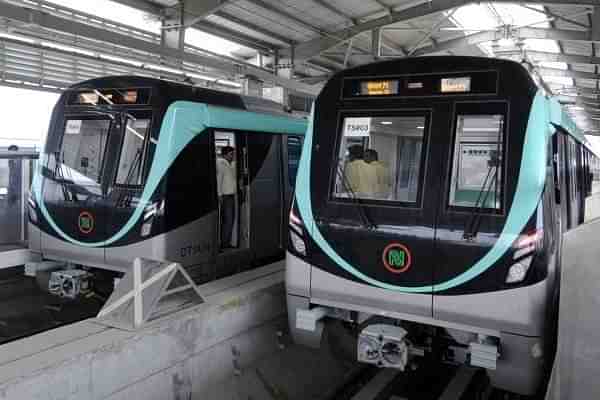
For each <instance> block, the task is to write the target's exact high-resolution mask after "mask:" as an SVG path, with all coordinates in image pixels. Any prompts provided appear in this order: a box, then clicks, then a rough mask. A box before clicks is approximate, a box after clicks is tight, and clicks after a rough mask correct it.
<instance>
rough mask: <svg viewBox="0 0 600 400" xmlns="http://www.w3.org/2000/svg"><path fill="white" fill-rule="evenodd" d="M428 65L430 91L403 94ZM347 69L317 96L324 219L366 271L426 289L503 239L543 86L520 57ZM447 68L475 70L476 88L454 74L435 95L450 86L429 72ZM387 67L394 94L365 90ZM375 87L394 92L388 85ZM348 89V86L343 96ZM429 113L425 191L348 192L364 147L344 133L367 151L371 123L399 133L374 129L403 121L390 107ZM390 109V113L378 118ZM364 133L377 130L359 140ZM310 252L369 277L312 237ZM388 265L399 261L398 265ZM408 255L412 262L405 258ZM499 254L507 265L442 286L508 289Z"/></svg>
mask: <svg viewBox="0 0 600 400" xmlns="http://www.w3.org/2000/svg"><path fill="white" fill-rule="evenodd" d="M423 71H427V72H431V74H430V75H428V76H429V77H430V78H431V79H430V81H427V80H423V82H424V84H423V87H422V88H417V89H412V90H415V93H416V92H417V91H418V90H421V89H422V90H423V93H422V95H423V96H418V95H415V96H413V97H410V96H404V95H403V94H402V91H401V90H402V89H401V88H403V87H404V88H405V89H406V88H407V87H408V83H409V82H412V80H411V78H410V76H417V78H419V79H420V77H421V74H422V72H423ZM446 71H455V72H453V73H452V74H447V72H446ZM462 71H464V72H462ZM473 71H474V72H473ZM490 71H492V72H490ZM344 74H345V75H346V76H343V75H342V74H340V75H338V76H337V77H336V78H334V79H332V80H331V81H330V82H329V83H328V84H327V86H326V87H325V89H324V90H323V91H322V93H321V95H320V96H319V98H318V99H317V103H316V106H315V116H314V118H315V122H314V124H315V128H314V139H313V148H312V159H311V162H312V164H311V184H310V192H311V199H312V208H313V213H314V216H315V220H316V223H317V226H318V229H319V230H320V231H321V233H322V235H323V237H324V239H325V240H326V241H327V242H328V243H329V245H331V247H332V248H333V249H334V250H335V252H337V253H338V255H339V256H340V257H341V258H342V259H343V260H345V261H346V262H348V263H349V264H350V265H351V266H352V267H353V268H355V269H356V270H358V271H359V272H360V273H363V274H364V275H366V276H368V277H369V278H371V279H374V280H377V281H379V282H380V283H383V284H391V285H394V286H397V287H411V288H412V287H418V288H421V289H422V290H420V292H427V289H426V288H427V287H429V286H431V285H435V284H436V283H442V282H446V281H448V280H449V279H452V278H454V277H457V276H459V275H460V274H462V273H463V272H465V271H467V270H469V269H471V268H472V267H474V266H475V265H476V263H477V262H478V261H479V260H480V259H481V258H482V256H483V255H485V254H486V253H487V252H489V250H490V249H491V248H492V247H493V245H494V244H495V243H496V241H497V240H498V237H499V235H500V232H501V231H502V229H503V227H504V223H505V220H506V215H507V212H508V210H509V209H510V206H511V205H512V199H513V196H514V193H515V189H516V184H517V177H518V171H519V166H520V162H521V152H522V147H523V139H524V135H525V129H526V126H527V121H528V116H529V111H530V108H531V104H532V101H533V98H534V95H535V93H536V87H535V85H534V84H533V82H532V81H531V79H530V77H529V75H528V73H527V71H525V70H524V69H523V68H522V67H520V66H519V65H517V64H515V63H511V62H498V61H496V60H489V59H477V58H472V59H470V58H459V57H432V58H425V59H414V60H403V61H402V62H384V63H379V64H372V65H368V66H364V67H359V68H356V69H354V70H350V71H347V72H345V73H344ZM446 76H448V77H449V78H456V77H463V76H471V77H473V79H472V80H471V82H470V85H471V86H470V88H469V90H468V91H467V90H466V89H465V87H464V86H462V87H461V82H460V81H458V82H455V81H452V82H450V86H447V87H446V89H448V88H449V92H448V93H445V94H440V93H439V92H438V94H439V96H437V97H434V96H431V97H427V96H429V95H431V94H432V93H433V92H435V90H441V89H439V87H438V89H435V87H434V86H431V85H429V86H428V84H426V82H434V81H435V82H440V80H441V79H445V77H446ZM346 77H349V78H348V79H346ZM363 77H364V78H363ZM380 77H381V79H382V80H385V79H389V80H393V79H396V78H394V77H400V78H398V80H399V82H398V89H394V87H393V85H392V88H391V89H390V90H391V92H385V91H384V92H377V93H376V94H374V95H372V96H368V97H365V96H361V92H360V91H361V90H362V88H364V86H362V87H361V83H362V82H364V81H377V80H378V79H379V78H380ZM475 77H479V78H475ZM486 77H487V78H486ZM480 78H481V79H482V80H479V81H478V80H477V79H480ZM463 83H464V82H463ZM384 86H385V85H384ZM349 87H350V88H351V89H347V88H349ZM372 88H373V89H374V90H375V91H378V90H388V89H389V86H388V87H387V88H386V87H375V86H373V87H372ZM427 88H429V89H427ZM434 89H435V90H434ZM348 90H350V92H348ZM394 90H397V93H394ZM406 90H408V89H406ZM460 91H463V92H460ZM478 91H479V92H478ZM477 92H478V93H477ZM340 93H343V94H344V97H343V99H342V100H340ZM357 94H358V95H357ZM334 105H335V106H334ZM334 111H335V112H334ZM419 113H422V115H425V116H426V118H427V122H426V123H425V124H424V140H423V144H422V148H421V151H422V152H423V160H424V161H423V162H424V165H423V170H422V172H423V174H422V177H421V178H420V179H422V181H420V184H419V191H418V192H417V194H416V196H415V197H414V198H409V199H408V200H411V201H394V200H398V199H399V197H398V196H397V195H396V197H395V198H394V196H390V195H389V194H387V193H386V194H384V195H383V196H377V195H375V196H371V198H368V196H367V197H366V198H365V196H362V197H361V196H358V201H356V200H355V199H353V198H352V196H350V195H348V196H347V198H343V196H339V195H336V189H335V187H336V183H335V182H336V175H338V174H339V170H340V168H339V167H338V164H339V165H342V166H343V167H342V169H344V168H345V170H347V169H348V165H350V164H351V163H352V162H353V161H355V160H356V159H358V160H359V161H361V160H362V159H363V158H364V155H359V156H353V154H352V153H353V150H351V149H350V148H348V151H346V152H345V153H344V151H340V143H344V142H343V140H340V137H342V136H343V135H344V132H347V133H349V134H348V135H347V136H349V137H350V138H351V140H350V141H351V142H352V144H356V145H362V146H363V149H364V150H365V153H366V152H367V151H368V150H369V149H370V148H372V147H373V144H372V143H373V141H374V139H373V136H374V135H373V132H375V134H378V133H380V134H381V136H386V137H391V136H393V132H387V131H385V130H384V129H383V128H382V129H379V128H377V129H373V125H372V124H386V125H388V126H395V124H396V123H397V121H396V120H392V119H391V118H392V117H396V116H402V115H415V114H419ZM365 116H369V117H371V119H370V120H369V121H367V120H360V119H357V120H353V121H351V122H352V126H350V125H349V124H348V123H346V121H345V118H346V117H358V118H360V117H365ZM382 116H385V117H389V118H385V119H383V120H382V119H381V118H379V119H377V118H378V117H382ZM400 125H402V124H400ZM348 126H350V128H348ZM405 128H406V127H405V126H403V127H402V129H405ZM378 131H380V132H378ZM333 132H335V134H333ZM365 132H368V134H366V133H365ZM457 132H460V135H458V134H457ZM390 135H391V136H390ZM457 135H458V136H457ZM361 136H365V137H366V136H369V139H368V140H363V139H360V140H359V139H357V137H358V138H360V137H361ZM404 136H415V135H414V134H413V133H407V134H405V135H404ZM457 138H459V139H458V140H459V142H458V143H457V142H456V140H457ZM344 140H346V141H348V139H344ZM361 140H362V141H361ZM375 142H376V140H375ZM390 143H392V142H390ZM391 147H392V148H393V147H396V145H395V144H392V145H391ZM374 148H375V150H377V152H378V153H379V154H380V155H381V154H385V153H386V152H387V151H388V148H390V146H383V145H381V144H380V145H379V146H377V145H375V146H374ZM398 148H400V147H398ZM358 153H360V152H358ZM358 153H357V154H358ZM396 154H397V158H398V159H400V158H403V159H406V157H410V154H406V153H402V152H401V151H400V150H398V151H397V152H396ZM413 158H414V157H413ZM389 160H394V161H393V162H394V163H397V162H399V161H397V160H396V159H394V157H391V158H390V157H389V156H388V158H387V160H386V162H387V163H388V167H389V165H390V161H389ZM455 161H456V163H458V164H455V163H454V162H455ZM357 165H358V164H357ZM398 165H400V164H398ZM457 165H458V167H457ZM459 167H460V168H461V171H463V175H462V176H461V175H460V174H459V175H458V176H457V175H453V170H454V169H456V168H459ZM399 168H400V166H399V167H398V171H400V169H399ZM392 169H393V168H392ZM490 170H491V172H490ZM398 171H397V172H398ZM346 175H348V176H352V173H350V174H348V173H347V174H346ZM403 179H404V178H403V177H402V174H398V173H397V174H396V176H395V178H394V177H392V181H394V183H393V184H395V185H396V186H398V185H400V184H401V182H402V180H403ZM349 186H352V185H349ZM361 190H365V191H366V190H369V189H362V188H361V186H360V185H357V186H356V190H355V191H357V192H360V191H361ZM403 200H407V199H406V198H404V199H403ZM532 218H533V221H530V222H529V223H528V224H527V227H528V228H533V229H534V230H535V228H536V224H535V219H536V218H537V217H536V216H535V215H534V216H533V217H532ZM509 253H510V252H509ZM309 254H310V256H309V258H310V262H311V263H312V264H313V265H315V266H317V267H318V268H322V269H324V270H326V271H328V272H330V273H333V274H336V275H340V276H344V277H346V278H348V279H353V280H356V281H359V282H362V279H361V278H360V277H358V276H356V275H355V274H352V273H349V272H346V271H344V269H343V268H341V267H340V266H339V265H338V263H337V262H336V261H335V260H333V259H332V258H331V257H329V256H326V255H325V254H324V253H323V252H322V251H321V250H320V249H319V247H318V246H317V245H316V243H314V242H311V245H310V248H309ZM509 255H510V256H512V253H511V254H509ZM407 260H410V262H408V261H407ZM389 264H396V265H395V266H394V265H391V268H390V265H389ZM407 264H410V265H409V266H408V268H404V267H406V266H407ZM498 264H502V267H501V268H490V269H489V270H488V272H486V273H484V274H482V275H480V276H479V277H478V278H477V279H476V280H470V281H468V282H467V283H466V284H462V285H460V286H458V287H456V288H454V289H451V290H450V291H445V292H442V293H448V294H457V293H461V292H465V291H466V292H476V291H481V290H500V289H503V288H505V287H506V285H505V284H504V280H505V279H506V272H507V267H508V266H505V265H504V264H505V263H504V260H503V259H501V260H499V261H498ZM501 275H502V276H501Z"/></svg>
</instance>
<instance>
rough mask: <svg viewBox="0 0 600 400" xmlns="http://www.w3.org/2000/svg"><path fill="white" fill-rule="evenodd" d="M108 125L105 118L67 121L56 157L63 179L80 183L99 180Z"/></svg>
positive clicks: (109, 122)
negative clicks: (57, 156)
mask: <svg viewBox="0 0 600 400" xmlns="http://www.w3.org/2000/svg"><path fill="white" fill-rule="evenodd" d="M110 124H111V121H110V120H108V119H83V120H82V119H69V120H67V121H66V123H65V129H64V134H63V139H62V145H61V148H60V155H59V157H60V161H61V162H62V164H63V167H62V168H61V170H60V172H61V173H62V174H63V178H64V179H67V180H69V181H74V182H78V183H82V184H86V183H87V184H95V183H97V182H98V181H99V180H100V171H101V169H102V162H103V158H104V152H105V151H104V150H105V147H106V140H107V138H108V132H109V129H110Z"/></svg>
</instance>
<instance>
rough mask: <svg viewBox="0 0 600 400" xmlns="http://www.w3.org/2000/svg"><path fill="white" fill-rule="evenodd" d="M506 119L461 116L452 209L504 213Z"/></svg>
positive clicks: (457, 130) (451, 202)
mask: <svg viewBox="0 0 600 400" xmlns="http://www.w3.org/2000/svg"><path fill="white" fill-rule="evenodd" d="M503 132H504V116H503V115H501V114H496V115H458V117H457V120H456V134H455V142H454V143H455V144H454V156H453V161H452V176H451V181H450V206H455V207H476V208H483V209H492V210H500V208H501V205H502V179H503V177H502V170H503V168H502V166H503V160H502V154H503V151H504V149H503V144H504V143H503V136H504V134H503Z"/></svg>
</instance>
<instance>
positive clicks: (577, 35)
mask: <svg viewBox="0 0 600 400" xmlns="http://www.w3.org/2000/svg"><path fill="white" fill-rule="evenodd" d="M514 34H515V36H516V37H518V38H521V39H551V40H567V41H568V40H571V41H590V40H591V34H590V32H589V31H573V30H565V29H546V28H520V29H517V30H515V32H514ZM502 37H503V32H502V31H501V30H497V31H483V32H478V33H473V34H471V35H466V36H460V37H458V38H455V39H450V40H444V41H440V42H437V44H436V45H435V46H426V47H421V48H418V49H416V50H415V52H414V55H425V54H430V53H437V52H440V51H448V50H452V49H455V48H461V47H468V46H473V45H477V44H481V43H485V42H491V41H494V40H498V39H501V38H502ZM299 46H301V44H300V45H299ZM557 55H560V54H557Z"/></svg>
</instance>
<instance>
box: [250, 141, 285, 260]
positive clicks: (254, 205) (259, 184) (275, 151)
mask: <svg viewBox="0 0 600 400" xmlns="http://www.w3.org/2000/svg"><path fill="white" fill-rule="evenodd" d="M247 138H248V151H249V154H248V179H249V184H250V187H249V188H250V193H249V195H250V247H251V248H252V254H253V255H254V257H255V259H265V258H268V257H271V256H276V255H278V254H281V252H282V249H283V245H282V237H281V230H280V226H281V221H282V217H283V207H284V206H283V197H284V189H283V186H282V180H283V179H282V178H283V174H282V168H281V164H282V163H281V143H282V136H281V135H273V134H267V133H251V134H248V136H247Z"/></svg>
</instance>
